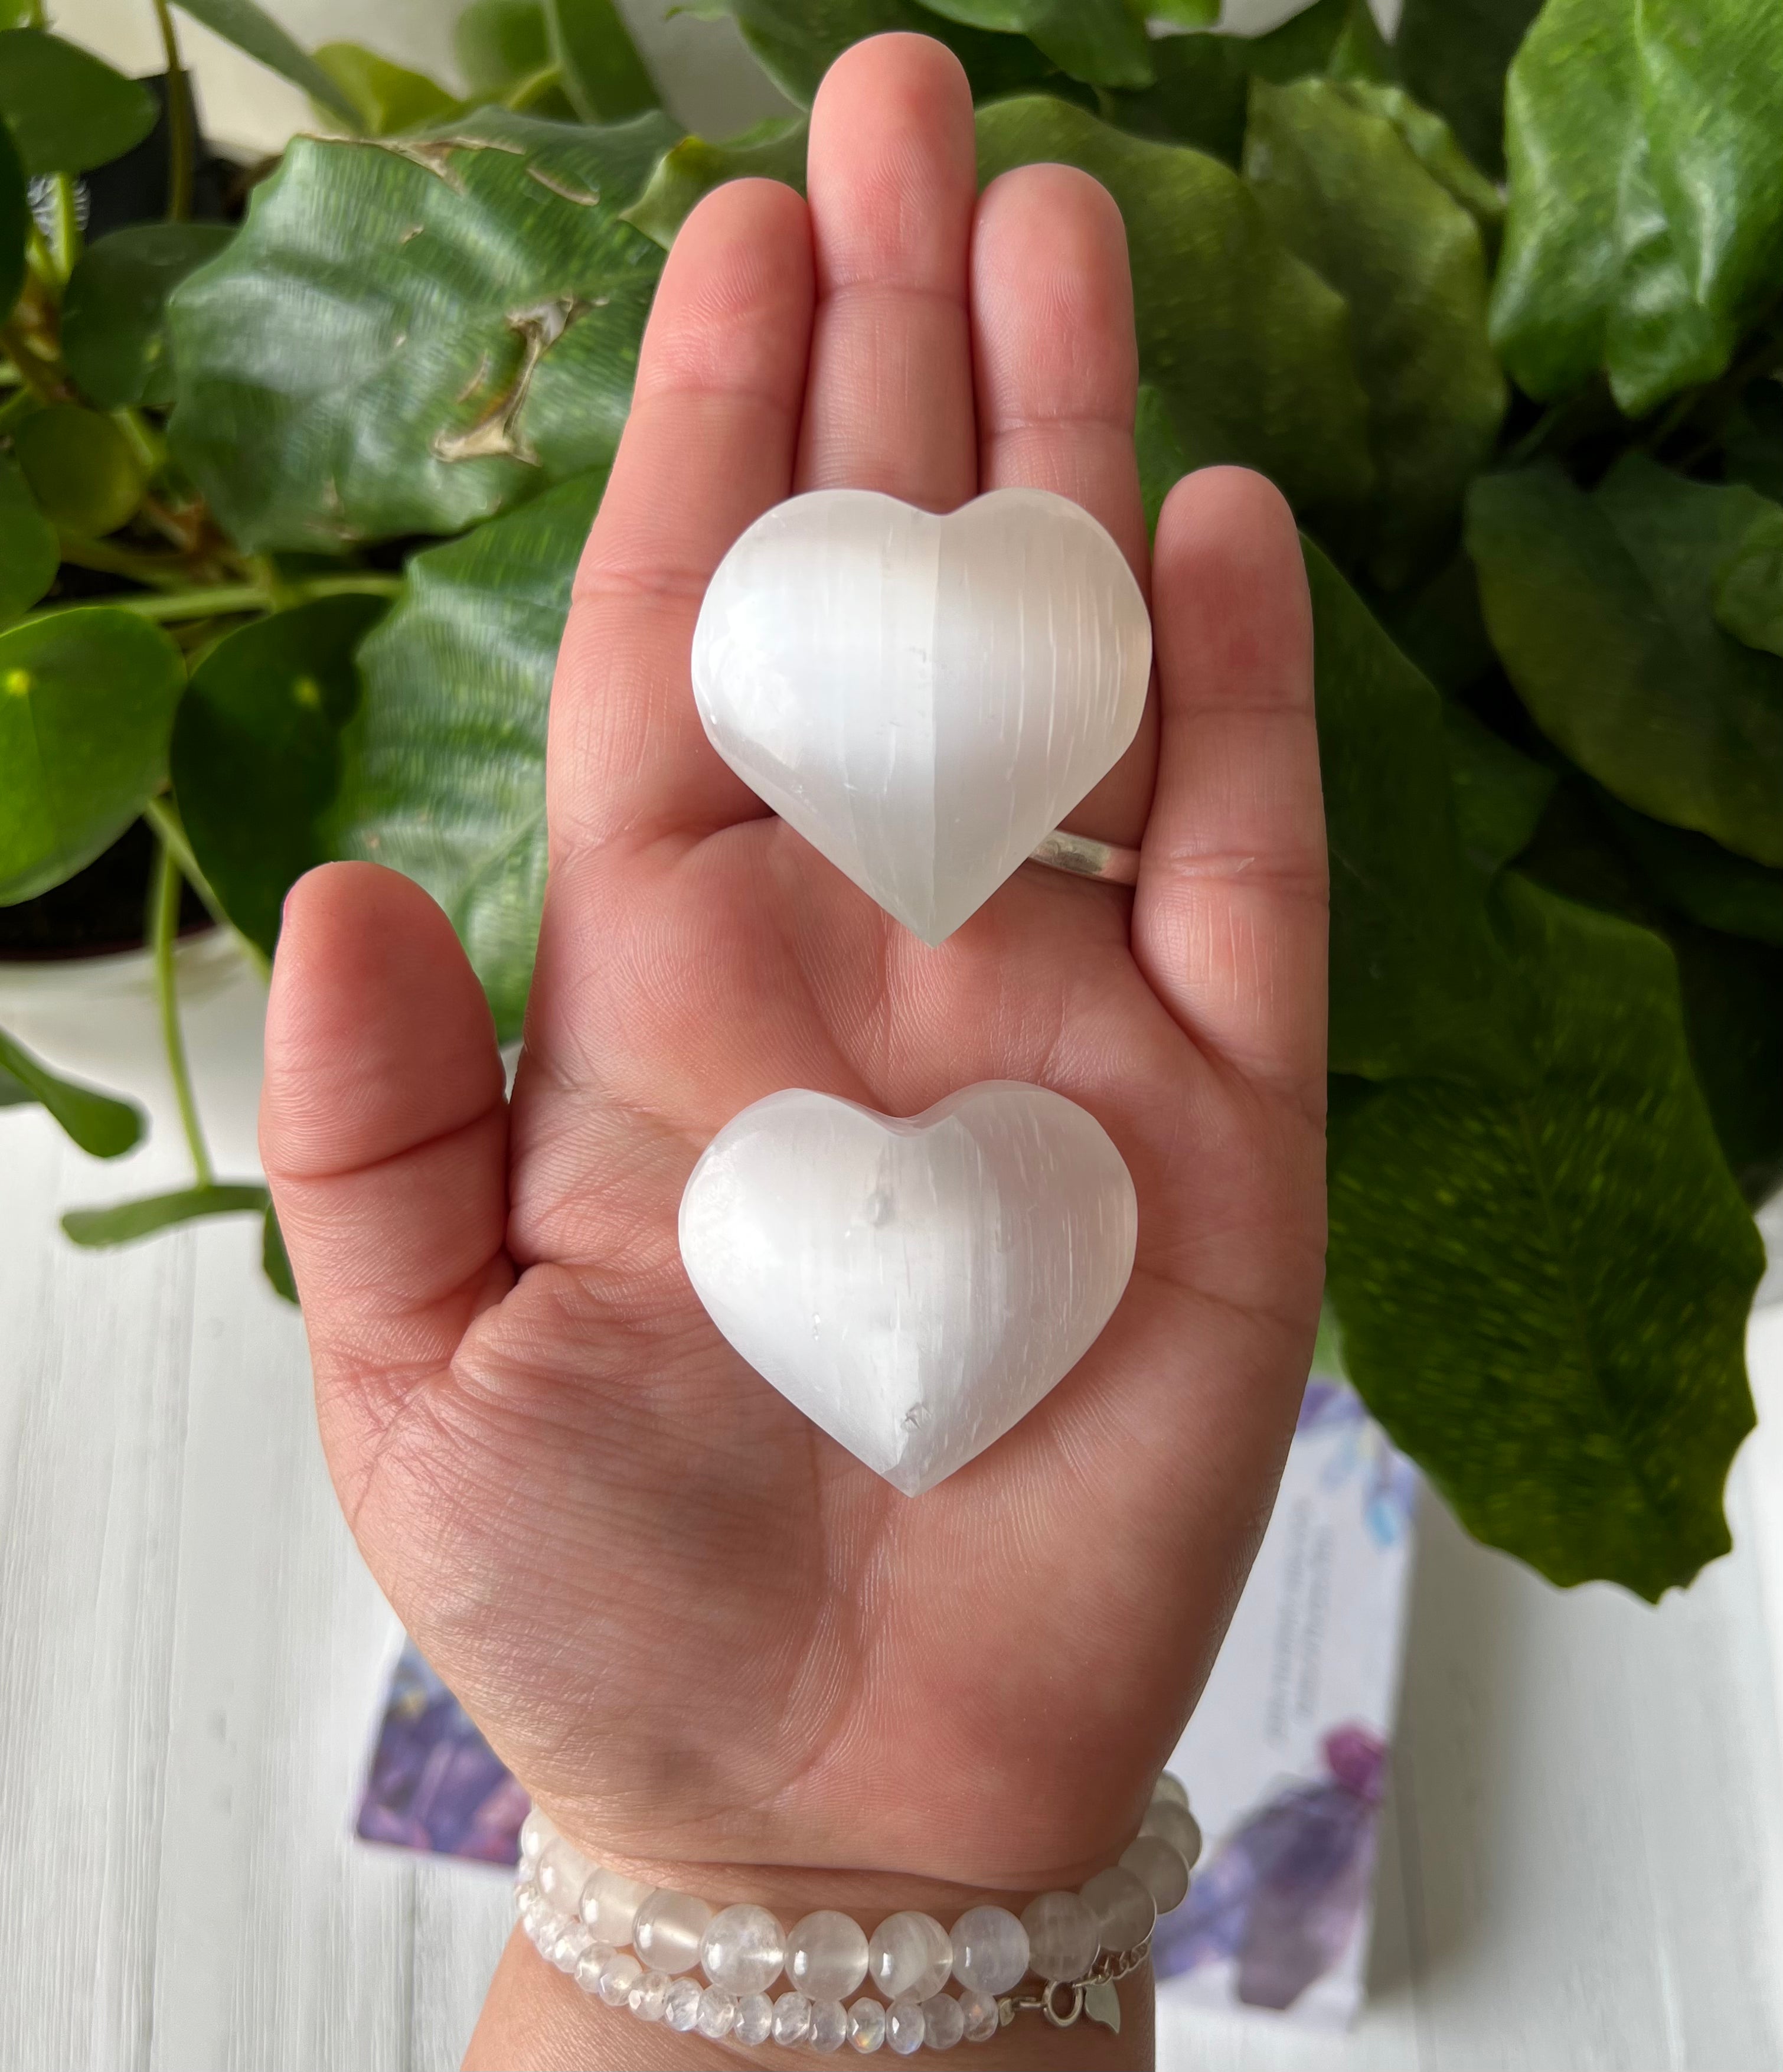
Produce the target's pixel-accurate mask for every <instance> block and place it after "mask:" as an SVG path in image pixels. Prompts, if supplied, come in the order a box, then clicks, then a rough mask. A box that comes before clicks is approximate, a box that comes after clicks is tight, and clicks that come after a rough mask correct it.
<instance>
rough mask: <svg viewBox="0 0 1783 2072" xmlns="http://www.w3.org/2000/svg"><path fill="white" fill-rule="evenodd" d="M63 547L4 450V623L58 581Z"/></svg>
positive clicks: (0, 521)
mask: <svg viewBox="0 0 1783 2072" xmlns="http://www.w3.org/2000/svg"><path fill="white" fill-rule="evenodd" d="M61 559H62V549H61V547H60V544H59V543H58V541H57V540H56V537H55V527H54V526H53V525H52V524H51V523H50V521H49V520H48V519H47V518H46V517H45V516H43V512H41V511H39V509H38V508H37V503H36V500H35V498H34V497H33V496H32V495H31V491H30V489H29V488H28V487H27V485H26V482H25V478H24V476H23V475H21V474H20V473H19V471H18V467H17V465H16V464H15V463H14V461H13V460H12V458H11V457H10V455H9V454H4V453H0V626H5V625H6V624H7V623H9V622H10V621H11V620H13V619H16V618H17V617H18V615H19V613H20V612H22V611H29V610H30V608H31V606H32V605H34V604H35V603H36V602H37V600H38V599H39V598H40V597H41V596H42V595H43V593H44V591H45V590H47V589H48V588H49V586H50V585H51V583H52V582H55V571H56V569H57V568H58V566H59V565H60V562H61Z"/></svg>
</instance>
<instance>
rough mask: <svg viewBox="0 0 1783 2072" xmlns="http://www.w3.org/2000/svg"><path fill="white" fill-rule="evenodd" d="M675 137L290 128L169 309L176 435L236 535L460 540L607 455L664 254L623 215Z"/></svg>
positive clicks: (251, 543) (490, 117)
mask: <svg viewBox="0 0 1783 2072" xmlns="http://www.w3.org/2000/svg"><path fill="white" fill-rule="evenodd" d="M675 136H676V131H675V129H674V127H673V125H672V124H671V123H670V122H669V121H668V119H667V117H663V116H660V115H651V116H643V117H639V120H638V121H635V122H629V123H626V124H622V125H620V126H618V127H617V128H614V129H570V128H566V127H564V126H562V125H557V124H554V123H548V122H541V121H536V120H535V119H533V118H532V117H526V116H520V115H512V114H510V113H507V112H506V111H505V110H503V109H480V110H479V111H477V112H476V113H474V114H472V115H470V116H469V117H466V119H465V121H463V122H462V123H460V124H458V125H455V127H454V129H453V130H452V131H451V133H450V134H449V135H446V136H443V137H430V138H408V137H405V138H393V139H385V140H380V141H376V142H372V141H367V142H345V141H331V142H322V141H318V140H316V139H314V138H301V137H300V138H297V139H295V140H294V142H293V143H292V145H291V146H290V149H289V150H288V151H287V152H286V156H285V160H284V162H283V165H282V166H281V168H280V170H279V171H278V172H277V174H275V175H273V178H272V179H270V180H269V181H268V182H267V183H265V185H264V186H262V187H259V188H257V190H256V191H255V194H254V197H253V205H252V207H251V208H250V211H249V217H248V220H247V222H246V223H245V224H244V225H243V227H242V228H241V229H240V231H239V232H237V233H236V239H235V241H234V243H233V244H232V245H231V247H230V249H228V252H226V253H224V255H223V257H221V258H220V259H218V260H216V261H214V262H213V263H212V265H209V266H207V267H206V268H204V269H203V271H202V272H200V273H195V274H194V275H193V276H192V277H191V279H190V280H188V281H187V282H185V283H184V284H183V286H181V287H180V288H179V290H178V291H177V292H176V294H175V296H174V298H173V300H172V302H171V304H170V321H171V328H172V334H173V338H174V343H175V353H176V355H177V357H178V361H179V380H180V397H179V408H178V409H176V410H175V413H174V417H173V422H172V428H171V431H172V438H173V443H174V449H175V453H176V454H177V455H178V456H179V458H180V459H181V461H182V462H183V464H184V465H185V466H186V467H187V469H188V470H189V471H190V472H191V475H192V476H193V478H194V479H195V481H196V482H197V483H198V484H199V487H200V488H201V489H202V490H203V492H204V494H205V495H206V497H207V500H209V502H210V504H212V508H213V509H214V510H215V511H216V514H217V516H218V517H219V519H220V520H221V522H222V523H223V524H224V528H225V529H226V530H227V531H228V533H229V534H230V536H231V537H232V538H233V539H234V540H235V541H236V543H237V544H238V545H244V546H246V547H248V548H249V549H253V550H261V549H268V548H288V549H310V550H311V551H314V550H316V549H335V550H336V551H338V550H339V549H341V548H342V547H343V546H346V545H351V544H352V543H354V542H356V541H361V540H366V539H386V538H390V537H396V536H400V535H401V534H404V533H409V532H458V531H460V530H462V528H464V527H465V526H466V525H469V524H474V523H475V521H476V520H479V518H484V517H487V516H490V515H491V514H492V513H493V512H498V511H501V510H505V509H507V508H508V507H510V506H511V505H513V504H520V503H522V502H524V501H525V500H527V499H528V497H531V496H534V495H537V494H538V492H539V491H540V490H541V489H544V488H546V487H548V486H549V485H550V484H551V483H553V482H557V481H560V480H564V479H568V478H569V477H570V476H572V475H578V474H581V473H583V472H585V471H586V470H587V469H589V468H590V467H604V466H605V465H606V463H608V462H609V461H610V460H611V458H612V457H613V454H614V450H615V449H616V447H617V446H618V437H619V432H620V430H621V428H622V426H623V424H624V422H625V417H626V412H627V409H628V408H629V405H630V401H631V383H632V378H633V376H634V373H635V371H636V366H637V355H638V341H639V338H640V337H641V335H643V323H644V319H645V316H646V315H647V312H648V310H649V307H650V301H651V295H652V294H653V293H654V291H655V284H656V276H657V273H658V272H659V269H660V268H661V265H662V259H663V255H662V252H661V250H660V249H659V247H658V246H657V245H655V244H653V243H652V242H651V240H649V239H648V238H647V237H645V236H643V234H642V233H641V232H638V231H635V230H634V229H633V228H631V225H630V224H627V223H624V222H622V221H621V220H619V217H620V212H621V211H622V210H623V209H624V208H627V206H628V205H629V204H630V203H631V201H632V200H633V199H635V197H636V195H637V194H638V193H639V191H640V189H641V188H642V187H643V184H644V182H645V180H646V179H647V177H648V175H649V174H650V172H651V170H652V169H653V168H654V166H655V164H656V162H657V160H658V159H659V158H660V157H661V155H662V154H663V150H665V149H666V148H667V147H668V145H669V144H670V143H671V142H672V141H673V140H674V138H675Z"/></svg>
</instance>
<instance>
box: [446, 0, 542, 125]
mask: <svg viewBox="0 0 1783 2072" xmlns="http://www.w3.org/2000/svg"><path fill="white" fill-rule="evenodd" d="M452 47H453V49H454V51H456V52H457V54H458V69H459V70H460V71H461V72H462V73H463V74H464V76H465V81H466V84H467V85H468V86H469V87H470V91H471V92H472V93H474V94H475V95H476V96H478V97H479V99H484V100H490V101H499V100H500V99H502V98H503V96H504V95H506V94H507V93H509V92H510V91H511V89H512V88H515V87H516V86H518V85H519V84H520V82H521V81H522V80H528V79H532V78H536V76H537V75H538V74H539V73H540V72H543V71H544V69H545V68H546V67H547V66H548V65H549V64H551V63H552V56H551V31H550V29H549V27H548V26H547V24H546V22H545V19H544V8H543V7H542V6H540V4H539V0H470V6H468V7H466V9H465V10H464V11H463V13H462V14H460V15H459V17H458V20H457V21H456V23H454V25H453V28H452Z"/></svg>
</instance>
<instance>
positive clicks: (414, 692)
mask: <svg viewBox="0 0 1783 2072" xmlns="http://www.w3.org/2000/svg"><path fill="white" fill-rule="evenodd" d="M605 486H606V474H605V471H597V472H595V473H594V474H591V475H586V476H584V477H583V478H582V479H581V480H580V481H577V482H569V483H564V484H563V485H562V486H561V487H559V488H557V489H554V490H553V491H551V492H550V493H549V495H545V496H541V497H540V498H539V500H537V501H536V503H534V504H528V506H527V507H526V508H525V509H524V510H521V511H516V512H511V513H510V514H509V515H508V516H507V517H504V518H499V519H497V520H494V521H493V522H492V523H491V524H487V525H483V526H480V527H479V528H478V529H477V530H476V531H475V532H471V533H469V534H467V535H466V537H465V538H463V539H462V540H454V541H450V542H449V543H448V544H447V545H444V546H440V547H431V548H429V549H427V551H426V552H425V553H420V554H417V555H416V556H415V557H413V560H412V561H410V562H409V569H408V577H407V581H406V582H405V586H404V590H403V594H402V596H401V598H400V599H399V600H398V602H397V603H396V606H395V608H394V609H393V610H392V612H391V614H390V616H389V617H388V619H386V620H385V621H384V624H383V625H382V626H380V627H379V628H378V630H377V631H376V632H375V633H374V634H373V635H372V637H371V638H370V639H368V641H367V642H366V643H365V644H364V648H362V649H361V650H360V651H359V672H360V676H361V677H362V679H363V680H364V703H363V705H361V707H360V712H359V718H358V720H357V721H356V722H355V725H354V726H353V727H352V728H351V730H350V731H349V734H348V736H347V767H346V771H345V773H344V775H343V779H342V783H341V791H340V799H339V805H338V807H337V808H336V810H335V816H334V821H333V830H332V834H331V849H332V853H334V854H335V855H337V856H348V857H368V858H369V859H370V860H371V861H373V862H374V863H384V864H388V865H391V866H392V868H393V869H395V870H401V871H405V872H406V873H407V874H408V875H409V877H411V878H414V879H416V880H417V882H419V883H420V884H421V885H423V886H425V887H426V889H427V890H428V891H429V892H430V893H431V894H433V898H435V899H437V900H438V902H439V903H440V905H441V906H442V907H444V909H445V910H446V913H447V914H448V915H450V917H451V919H452V923H453V925H454V927H456V928H457V930H458V934H459V935H460V936H461V938H462V940H463V943H464V946H465V949H466V952H467V953H468V954H469V956H470V961H471V963H472V964H473V965H474V966H475V968H476V972H477V975H478V976H479V978H480V979H481V980H483V987H484V989H485V990H486V991H487V993H488V995H489V1000H490V1005H491V1008H492V1009H494V1012H495V1022H496V1026H497V1027H498V1029H499V1030H500V1032H501V1034H502V1038H503V1041H504V1042H505V1041H507V1040H508V1039H509V1038H511V1037H513V1036H516V1035H517V1034H519V1032H520V1018H521V1016H522V1014H523V1013H524V1009H525V1006H526V989H527V986H528V983H529V981H530V980H531V977H532V955H533V951H534V949H535V948H536V944H537V941H538V933H539V909H540V902H541V901H542V900H543V898H544V874H545V828H544V744H545V720H546V714H547V712H548V708H549V705H550V700H551V676H552V670H553V667H554V666H555V664H556V661H557V645H558V643H559V641H560V640H561V639H562V637H563V628H564V620H565V616H566V615H567V614H568V612H569V590H570V584H571V582H572V581H573V578H574V576H575V573H576V563H577V559H578V557H580V555H581V549H582V543H583V541H584V540H585V538H586V537H587V535H588V528H589V527H590V524H592V523H593V522H594V512H595V511H596V509H597V508H598V505H599V503H600V499H601V491H602V488H603V487H605Z"/></svg>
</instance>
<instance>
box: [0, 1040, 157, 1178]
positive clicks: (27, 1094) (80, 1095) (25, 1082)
mask: <svg viewBox="0 0 1783 2072" xmlns="http://www.w3.org/2000/svg"><path fill="white" fill-rule="evenodd" d="M8 1079H10V1081H11V1082H12V1084H13V1085H14V1086H15V1087H17V1088H18V1091H17V1092H16V1093H14V1092H11V1091H10V1090H8V1089H7V1088H6V1086H5V1085H4V1083H3V1081H4V1080H8ZM21 1100H27V1101H37V1102H39V1103H41V1104H42V1105H43V1107H44V1108H47V1110H48V1111H49V1112H50V1113H51V1115H52V1116H54V1117H55V1120H57V1121H58V1122H59V1123H60V1124H61V1125H62V1127H63V1128H64V1130H65V1131H66V1132H67V1133H68V1135H69V1136H70V1137H72V1139H73V1140H74V1141H75V1142H76V1144H78V1145H80V1149H82V1150H83V1151H84V1152H86V1153H88V1155H89V1156H90V1157H94V1158H117V1157H121V1155H122V1153H125V1152H126V1151H128V1150H129V1149H132V1148H133V1147H134V1145H138V1144H140V1143H141V1142H142V1129H143V1117H142V1110H141V1109H140V1108H138V1107H136V1106H135V1104H134V1103H132V1102H130V1101H125V1100H118V1099H117V1097H116V1096H114V1095H112V1094H102V1093H100V1092H97V1091H96V1090H95V1089H94V1088H93V1087H84V1086H81V1085H80V1084H79V1083H77V1082H76V1081H75V1080H73V1079H62V1078H60V1077H59V1076H58V1075H57V1074H55V1073H54V1072H52V1071H51V1070H50V1068H49V1067H48V1066H47V1065H46V1064H45V1063H43V1059H41V1058H38V1057H35V1056H34V1055H33V1054H31V1052H30V1051H29V1050H27V1049H26V1048H25V1046H24V1045H23V1043H21V1042H18V1040H17V1038H14V1037H11V1036H9V1035H8V1034H6V1030H3V1029H0V1104H4V1105H5V1106H7V1107H12V1106H15V1105H16V1104H18V1102H19V1101H21Z"/></svg>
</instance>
